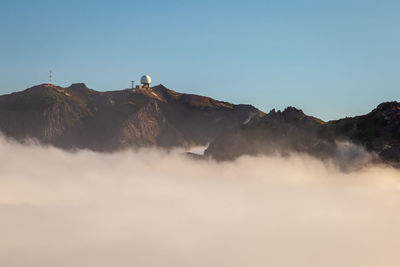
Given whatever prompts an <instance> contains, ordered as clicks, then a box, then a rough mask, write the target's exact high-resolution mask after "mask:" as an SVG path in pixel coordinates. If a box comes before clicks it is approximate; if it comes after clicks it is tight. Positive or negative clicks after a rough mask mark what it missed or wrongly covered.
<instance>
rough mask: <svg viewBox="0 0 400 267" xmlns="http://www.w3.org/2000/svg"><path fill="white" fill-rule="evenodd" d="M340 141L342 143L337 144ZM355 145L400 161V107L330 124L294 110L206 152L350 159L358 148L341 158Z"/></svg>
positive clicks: (258, 120)
mask: <svg viewBox="0 0 400 267" xmlns="http://www.w3.org/2000/svg"><path fill="white" fill-rule="evenodd" d="M338 142H339V143H340V144H338ZM346 142H351V143H354V144H356V145H360V147H362V148H363V149H365V150H366V151H368V152H371V155H372V157H374V156H376V157H377V158H375V159H373V160H379V161H384V162H386V163H390V164H392V165H395V166H398V165H399V163H400V103H398V102H389V103H382V104H380V105H379V106H378V107H377V108H376V109H374V110H373V111H372V112H370V113H368V114H366V115H363V116H358V117H354V118H345V119H341V120H335V121H329V122H327V123H325V122H323V121H321V120H319V119H317V118H314V117H311V116H307V115H305V114H304V113H303V112H302V111H301V110H298V109H296V108H293V107H289V108H287V109H285V110H284V111H283V112H281V111H278V112H276V111H275V110H272V111H271V112H270V113H268V114H266V115H264V116H261V117H255V118H253V119H251V120H250V121H249V122H248V123H247V124H244V125H241V126H240V127H238V128H236V129H235V130H233V131H229V132H224V133H222V134H221V135H219V136H218V137H217V138H216V139H215V140H214V141H213V142H211V144H210V146H209V147H208V149H207V150H206V152H205V155H206V156H210V157H213V158H215V159H218V160H229V159H234V158H237V157H239V156H241V155H258V154H264V155H265V154H266V155H268V154H273V153H280V154H283V155H285V154H287V153H290V152H293V151H294V152H304V153H308V154H311V155H314V156H317V157H320V158H332V156H333V157H335V156H336V155H340V157H341V158H344V159H347V160H353V159H357V158H359V157H362V155H361V154H362V153H360V152H359V149H358V148H355V147H353V148H352V149H348V151H347V152H346V153H347V155H345V156H344V155H342V154H343V153H344V152H343V145H341V144H343V143H346Z"/></svg>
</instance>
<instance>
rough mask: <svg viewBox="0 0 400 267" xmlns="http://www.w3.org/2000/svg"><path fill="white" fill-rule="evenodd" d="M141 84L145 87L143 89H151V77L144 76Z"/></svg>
mask: <svg viewBox="0 0 400 267" xmlns="http://www.w3.org/2000/svg"><path fill="white" fill-rule="evenodd" d="M140 82H141V83H142V85H143V88H149V87H150V83H151V77H150V76H149V75H143V76H142V78H141V79H140Z"/></svg>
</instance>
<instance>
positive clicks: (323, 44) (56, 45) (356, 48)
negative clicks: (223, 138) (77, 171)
mask: <svg viewBox="0 0 400 267" xmlns="http://www.w3.org/2000/svg"><path fill="white" fill-rule="evenodd" d="M399 11H400V1H385V0H382V1H369V0H364V1H356V0H347V1H344V0H335V1H324V0H319V1H311V0H292V1H285V0H280V1H267V0H264V1H208V0H202V1H160V0H158V1H156V0H154V1H118V0H116V1H101V0H98V1H82V0H81V1H74V0H69V1H40V0H37V1H18V0H13V1H9V0H0V41H1V42H0V93H1V94H3V93H9V92H13V91H18V90H22V89H25V88H28V87H30V86H32V85H35V84H40V83H44V82H47V79H48V78H47V77H48V72H49V70H52V71H53V73H54V83H55V84H58V85H61V86H69V85H70V84H71V83H75V82H84V83H86V84H87V85H88V86H89V87H90V88H93V89H96V90H101V91H104V90H119V89H123V88H126V87H129V86H130V80H132V79H133V80H139V78H140V76H141V75H142V74H144V73H147V74H150V75H151V76H152V78H153V81H154V83H155V84H159V83H162V84H164V85H165V86H167V87H169V88H171V89H174V90H176V91H180V92H186V93H195V94H201V95H207V96H211V97H213V98H216V99H219V100H226V101H230V102H234V103H249V104H253V105H254V106H256V107H258V108H260V109H262V110H264V111H269V110H270V109H272V108H277V109H282V108H285V107H286V106H289V105H291V106H296V107H298V108H301V109H303V110H304V111H305V112H306V113H307V114H310V115H314V116H317V117H320V118H322V119H325V120H329V119H336V118H340V117H344V116H353V115H358V114H363V113H366V112H368V111H370V110H371V109H372V108H374V107H375V106H376V105H377V104H379V103H380V102H382V101H388V100H400V75H399V74H400V16H399V15H398V14H399Z"/></svg>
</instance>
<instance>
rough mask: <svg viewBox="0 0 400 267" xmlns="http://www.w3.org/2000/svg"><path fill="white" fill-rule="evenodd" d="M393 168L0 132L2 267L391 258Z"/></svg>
mask: <svg viewBox="0 0 400 267" xmlns="http://www.w3.org/2000/svg"><path fill="white" fill-rule="evenodd" d="M399 180H400V172H399V171H398V170H394V169H391V168H389V167H383V166H370V167H368V168H363V169H359V170H358V171H353V172H347V173H344V172H341V171H340V170H338V169H337V168H336V167H335V166H332V165H330V164H326V163H323V162H321V161H319V160H316V159H313V158H310V157H307V156H302V155H293V156H291V157H285V158H282V157H278V156H276V157H242V158H240V159H238V160H236V161H234V162H223V163H216V162H213V161H198V160H192V159H189V158H186V157H185V156H183V155H182V153H181V152H180V151H176V152H172V153H165V152H160V151H156V150H142V151H139V152H132V151H126V152H120V153H113V154H101V153H95V152H90V151H77V152H74V153H70V152H65V151H62V150H59V149H55V148H52V147H41V146H38V145H32V144H31V145H20V144H15V143H9V142H7V141H5V140H4V139H0V266H7V267H14V266H30V267H32V266H40V267H54V266H57V267H64V266H65V267H67V266H68V267H70V266H74V267H87V266H96V267H103V266H104V267H105V266H116V267H119V266H140V267H146V266H185V267H187V266H196V267H197V266H198V267H204V266H216V267H220V266H260V267H261V266H262V267H265V266H274V267H281V266H285V267H286V266H295V267H313V266H316V267H317V266H318V267H321V266H341V267H358V266H359V267H368V266H385V267H391V266H393V267H394V266H396V267H398V266H399V264H400V260H399V258H398V248H399V247H400V230H399V228H400V227H399V225H400V224H399V223H400V215H399V212H398V210H399V207H400V194H399V193H400V183H399Z"/></svg>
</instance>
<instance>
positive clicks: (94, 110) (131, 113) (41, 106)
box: [0, 83, 263, 151]
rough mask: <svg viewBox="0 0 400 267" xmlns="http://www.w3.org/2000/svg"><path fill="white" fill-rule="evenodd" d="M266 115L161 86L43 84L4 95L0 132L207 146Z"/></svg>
mask: <svg viewBox="0 0 400 267" xmlns="http://www.w3.org/2000/svg"><path fill="white" fill-rule="evenodd" d="M258 114H260V115H261V114H263V113H262V112H261V111H259V110H258V109H256V108H254V107H253V106H251V105H234V104H231V103H227V102H223V101H218V100H215V99H212V98H209V97H203V96H198V95H192V94H182V93H178V92H175V91H173V90H170V89H168V88H166V87H165V86H163V85H157V86H154V87H151V88H148V89H144V88H139V89H133V90H132V89H125V90H118V91H107V92H98V91H95V90H93V89H89V88H88V87H87V86H86V85H85V84H83V83H77V84H72V85H71V86H69V87H66V88H63V87H60V86H54V85H47V84H41V85H37V86H33V87H31V88H28V89H26V90H23V91H20V92H15V93H11V94H7V95H3V96H0V130H1V131H2V132H3V133H4V134H5V135H6V136H8V137H12V138H15V139H16V140H23V139H25V138H35V139H37V140H38V141H39V142H41V143H45V144H52V145H55V146H58V147H62V148H87V149H92V150H96V151H112V150H118V149H121V148H124V147H128V146H138V147H141V146H159V147H174V146H189V145H191V144H196V145H198V144H201V145H204V144H206V143H208V142H210V141H211V140H212V139H213V138H214V137H215V136H216V135H217V134H218V133H220V132H221V131H222V130H226V129H230V128H231V127H235V126H237V125H239V124H241V123H243V121H245V120H246V119H248V118H249V117H252V116H254V115H258Z"/></svg>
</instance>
